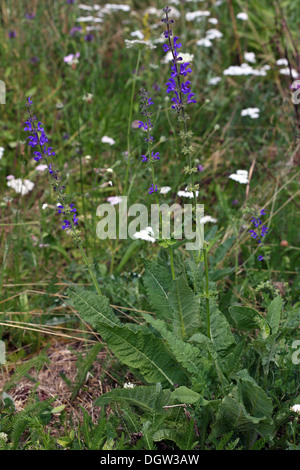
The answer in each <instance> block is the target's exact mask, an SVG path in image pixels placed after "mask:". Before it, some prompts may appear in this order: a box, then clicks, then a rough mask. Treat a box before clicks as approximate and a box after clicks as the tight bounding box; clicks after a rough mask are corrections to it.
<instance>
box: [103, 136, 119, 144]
mask: <svg viewBox="0 0 300 470" xmlns="http://www.w3.org/2000/svg"><path fill="white" fill-rule="evenodd" d="M101 142H102V143H103V144H109V145H114V144H115V143H116V141H115V140H114V139H112V138H111V137H108V136H107V135H104V136H103V137H102V139H101Z"/></svg>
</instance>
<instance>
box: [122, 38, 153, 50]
mask: <svg viewBox="0 0 300 470" xmlns="http://www.w3.org/2000/svg"><path fill="white" fill-rule="evenodd" d="M125 46H126V48H127V49H131V48H132V47H133V48H135V49H156V46H155V45H154V44H152V42H151V41H142V40H141V39H133V40H129V39H125Z"/></svg>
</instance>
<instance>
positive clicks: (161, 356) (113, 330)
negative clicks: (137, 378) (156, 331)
mask: <svg viewBox="0 0 300 470" xmlns="http://www.w3.org/2000/svg"><path fill="white" fill-rule="evenodd" d="M98 331H99V333H100V334H101V336H103V338H104V340H105V341H106V342H107V345H108V346H109V348H110V349H111V350H112V351H113V352H114V354H115V355H116V356H117V357H118V358H119V359H120V361H121V362H123V363H124V364H126V365H128V366H129V367H133V368H135V369H139V370H140V372H141V373H142V375H143V376H144V378H145V379H146V381H147V382H148V383H156V382H161V383H162V384H163V385H167V386H170V385H171V386H174V383H186V380H187V378H186V376H185V374H184V372H183V371H182V370H180V369H179V368H178V367H177V365H176V362H175V360H174V357H173V356H172V354H171V352H170V350H169V349H168V348H167V347H166V345H165V344H164V342H163V341H162V340H161V339H160V338H156V337H155V336H153V335H152V334H150V333H146V334H145V333H144V332H142V331H138V332H134V331H132V330H130V329H129V328H127V327H126V325H125V326H122V327H119V326H113V327H111V326H109V325H106V324H105V323H100V324H99V328H98Z"/></svg>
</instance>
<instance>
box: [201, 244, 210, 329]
mask: <svg viewBox="0 0 300 470" xmlns="http://www.w3.org/2000/svg"><path fill="white" fill-rule="evenodd" d="M203 254H204V265H205V295H206V299H205V300H206V319H207V336H208V337H209V338H211V335H210V312H209V282H208V262H207V251H206V249H205V248H204V250H203Z"/></svg>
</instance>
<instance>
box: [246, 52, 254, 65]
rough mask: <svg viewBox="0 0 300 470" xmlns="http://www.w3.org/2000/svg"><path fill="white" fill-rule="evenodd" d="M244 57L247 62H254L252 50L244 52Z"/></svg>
mask: <svg viewBox="0 0 300 470" xmlns="http://www.w3.org/2000/svg"><path fill="white" fill-rule="evenodd" d="M244 58H245V60H246V61H247V62H251V64H255V62H256V58H255V54H254V52H245V54H244Z"/></svg>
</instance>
